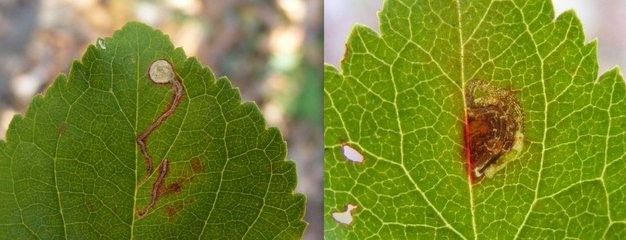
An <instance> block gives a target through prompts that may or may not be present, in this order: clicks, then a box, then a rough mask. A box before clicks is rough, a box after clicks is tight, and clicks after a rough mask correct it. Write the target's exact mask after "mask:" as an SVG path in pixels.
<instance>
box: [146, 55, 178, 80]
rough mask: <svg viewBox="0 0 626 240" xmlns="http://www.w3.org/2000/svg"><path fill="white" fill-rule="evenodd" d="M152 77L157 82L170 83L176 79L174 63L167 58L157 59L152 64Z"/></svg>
mask: <svg viewBox="0 0 626 240" xmlns="http://www.w3.org/2000/svg"><path fill="white" fill-rule="evenodd" d="M149 73H150V79H151V80H152V81H153V82H155V83H168V82H171V81H172V80H174V69H172V64H170V63H169V62H167V61H165V60H162V59H161V60H156V61H154V62H153V63H152V65H150V71H149Z"/></svg>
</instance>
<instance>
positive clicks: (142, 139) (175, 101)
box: [137, 74, 185, 176]
mask: <svg viewBox="0 0 626 240" xmlns="http://www.w3.org/2000/svg"><path fill="white" fill-rule="evenodd" d="M174 76H175V77H174V81H172V90H173V91H174V95H173V96H172V100H171V101H170V104H169V106H168V107H167V108H166V109H165V111H164V112H163V113H161V115H160V116H159V117H158V118H157V119H156V120H154V122H152V124H151V125H150V126H149V127H148V129H146V130H145V131H143V133H141V134H140V135H139V136H138V137H137V145H139V149H140V150H141V154H142V155H143V157H144V158H145V159H146V176H148V175H150V174H151V173H152V170H153V160H152V156H151V155H150V153H149V152H148V147H147V145H146V141H147V139H148V137H150V134H152V132H153V131H154V130H155V129H157V128H158V127H159V126H161V124H162V123H163V122H164V121H165V120H166V119H167V118H168V117H169V116H171V115H172V114H173V113H174V110H176V108H177V107H178V105H179V104H180V101H181V99H182V98H183V95H184V94H185V88H184V87H183V84H182V83H181V81H180V80H179V79H178V76H177V75H176V74H174Z"/></svg>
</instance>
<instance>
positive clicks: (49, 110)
mask: <svg viewBox="0 0 626 240" xmlns="http://www.w3.org/2000/svg"><path fill="white" fill-rule="evenodd" d="M158 59H164V60H166V61H167V62H164V63H165V65H166V66H167V65H169V64H170V63H171V65H170V66H173V70H174V72H175V74H172V72H171V70H167V69H162V70H163V71H164V73H166V74H167V73H169V74H170V77H174V81H170V82H169V83H167V84H156V83H154V82H153V81H151V79H150V78H149V77H148V74H149V73H148V68H149V67H150V66H151V64H152V63H153V62H155V61H156V60H158ZM168 62H169V63H168ZM168 71H169V72H168ZM151 74H152V73H151ZM175 81H180V82H179V83H181V84H182V85H180V87H182V88H179V89H178V90H181V92H180V93H181V94H180V95H179V96H182V98H181V99H180V101H178V100H175V98H176V96H177V95H178V94H176V93H175V92H176V90H177V89H176V86H177V84H176V82H175ZM168 109H169V110H171V115H170V114H169V113H167V112H168V111H169V110H168ZM161 120H162V121H161ZM159 121H161V124H157V122H159ZM151 128H153V131H150V129H151ZM144 133H149V134H147V135H146V136H147V137H146V138H145V140H146V141H145V143H146V144H147V147H146V148H145V150H146V152H145V153H144V152H143V151H142V150H143V148H141V147H140V146H139V144H138V139H140V138H141V137H140V136H141V135H142V134H144ZM285 153H286V148H285V143H284V140H283V139H282V137H281V135H280V133H279V132H278V130H277V129H274V128H270V129H267V128H266V127H265V122H264V119H263V117H262V115H261V114H260V112H259V110H258V108H257V106H256V105H255V104H253V103H243V104H242V102H241V98H240V95H239V92H238V90H237V89H235V88H233V87H232V86H231V85H230V82H229V80H228V79H226V78H221V79H215V77H214V76H213V73H212V72H211V71H210V70H209V69H206V68H203V67H202V66H201V65H200V64H199V63H198V62H197V60H196V59H195V58H187V57H186V56H185V54H184V52H183V50H182V49H180V48H176V49H175V48H174V47H173V46H172V44H171V42H170V41H169V38H168V37H167V36H165V35H163V34H162V33H161V32H159V31H156V30H153V29H151V28H150V27H148V26H146V25H143V24H140V23H129V24H127V25H126V26H125V27H124V28H122V29H121V30H120V31H118V32H116V33H115V34H114V36H113V37H112V38H106V39H99V40H98V41H97V43H96V44H95V45H92V46H89V49H88V50H87V52H86V53H85V54H84V56H83V58H82V60H81V62H75V63H74V64H73V65H72V68H71V70H70V74H69V77H67V76H65V75H59V76H58V78H57V79H56V80H55V81H54V83H53V85H52V86H51V87H50V88H49V89H47V91H46V93H45V94H44V95H43V96H37V97H35V98H34V99H33V102H32V104H31V105H30V107H29V109H28V111H27V112H26V114H25V115H24V116H23V117H22V116H17V117H15V118H14V119H13V122H12V123H11V127H10V129H9V131H8V134H7V140H6V142H0V202H2V204H1V205H0V216H2V217H1V218H0V238H1V239H295V238H299V237H300V236H301V235H302V233H303V231H304V228H305V226H306V224H305V223H304V222H303V221H302V217H303V214H304V202H305V199H304V197H303V196H302V195H298V194H294V193H293V190H294V188H295V186H296V173H295V167H294V164H293V162H290V161H285ZM146 156H149V157H150V158H152V159H153V161H154V164H153V168H152V170H151V171H150V170H149V168H148V161H147V160H146V159H147V157H146Z"/></svg>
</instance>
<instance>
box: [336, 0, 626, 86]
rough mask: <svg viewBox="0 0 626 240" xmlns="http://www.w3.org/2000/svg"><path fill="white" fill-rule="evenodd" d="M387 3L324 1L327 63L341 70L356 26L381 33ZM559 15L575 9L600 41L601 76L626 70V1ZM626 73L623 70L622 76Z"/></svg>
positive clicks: (573, 5)
mask: <svg viewBox="0 0 626 240" xmlns="http://www.w3.org/2000/svg"><path fill="white" fill-rule="evenodd" d="M382 3H383V0H324V62H327V63H329V64H332V65H335V66H338V64H339V62H340V61H341V59H342V56H343V53H344V51H345V47H344V44H345V42H346V40H347V38H348V34H349V33H350V30H351V29H352V25H353V24H355V23H360V24H363V25H367V26H370V27H371V28H373V29H375V30H376V31H378V32H379V28H378V15H377V14H378V11H379V10H380V9H381V7H382ZM553 4H554V8H555V13H556V14H557V15H558V14H560V13H562V12H563V11H565V10H568V9H574V11H576V14H577V15H578V17H579V19H580V21H581V22H582V25H583V27H584V31H585V36H586V38H587V42H589V41H591V40H593V39H594V38H598V61H599V63H600V74H601V73H603V72H605V71H607V70H610V69H611V68H613V67H614V66H615V65H619V66H622V69H623V68H624V67H626V31H625V29H626V1H624V0H553ZM623 72H624V71H623V70H622V73H623Z"/></svg>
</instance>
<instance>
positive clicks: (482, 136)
mask: <svg viewBox="0 0 626 240" xmlns="http://www.w3.org/2000/svg"><path fill="white" fill-rule="evenodd" d="M465 101H466V109H465V130H464V141H465V154H466V158H467V162H468V166H469V167H468V169H469V171H470V174H471V179H473V180H480V179H482V178H483V177H484V176H487V177H492V176H493V175H494V174H495V173H496V172H498V171H499V170H501V169H503V168H504V167H505V166H506V164H507V163H508V162H510V161H511V160H512V159H514V158H515V157H516V155H517V153H519V152H520V151H521V148H522V144H523V141H522V139H523V128H524V126H523V112H522V109H521V106H520V104H519V102H518V101H517V99H516V96H515V94H514V92H513V91H511V90H504V89H500V88H497V87H495V86H492V85H489V84H488V83H487V82H486V81H483V80H472V81H470V82H469V83H468V84H467V86H466V89H465Z"/></svg>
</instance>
